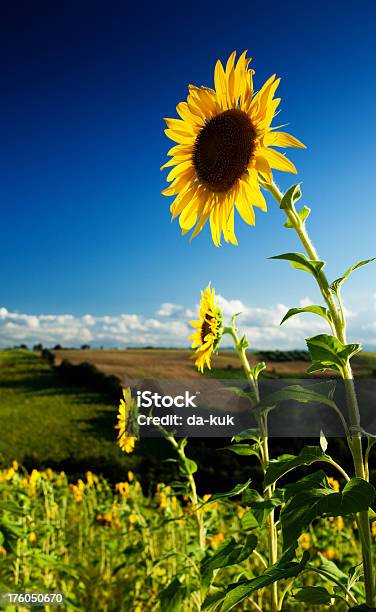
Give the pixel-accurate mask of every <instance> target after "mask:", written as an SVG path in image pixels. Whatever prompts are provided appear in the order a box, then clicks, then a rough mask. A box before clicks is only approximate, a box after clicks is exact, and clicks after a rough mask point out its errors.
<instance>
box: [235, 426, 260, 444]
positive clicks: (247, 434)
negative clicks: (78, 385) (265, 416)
mask: <svg viewBox="0 0 376 612" xmlns="http://www.w3.org/2000/svg"><path fill="white" fill-rule="evenodd" d="M259 438H260V431H259V430H258V429H256V428H255V427H251V428H250V429H245V430H244V431H241V432H240V433H239V434H237V435H236V436H234V437H233V438H232V439H233V440H235V442H241V441H242V440H254V442H258V441H259Z"/></svg>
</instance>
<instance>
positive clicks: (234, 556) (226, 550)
mask: <svg viewBox="0 0 376 612" xmlns="http://www.w3.org/2000/svg"><path fill="white" fill-rule="evenodd" d="M256 546H257V537H256V536H255V535H254V534H250V535H247V537H246V539H245V541H244V542H243V543H239V544H238V543H237V542H236V541H235V540H234V538H230V540H229V541H228V542H225V543H224V544H222V546H220V547H219V548H218V549H217V550H216V552H215V553H214V554H210V553H207V554H206V555H205V557H204V558H203V560H202V561H201V598H202V599H205V597H206V595H207V592H208V589H209V587H210V584H211V582H212V580H213V575H214V571H215V570H217V569H220V568H222V567H228V566H230V565H235V564H237V563H242V562H243V561H245V559H248V557H249V555H250V554H251V553H252V552H253V551H254V549H255V548H256Z"/></svg>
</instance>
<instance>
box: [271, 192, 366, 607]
mask: <svg viewBox="0 0 376 612" xmlns="http://www.w3.org/2000/svg"><path fill="white" fill-rule="evenodd" d="M262 186H263V187H264V188H265V189H267V190H268V191H269V192H270V193H271V194H272V196H273V197H274V199H275V200H276V201H277V203H278V204H279V205H280V203H281V200H282V197H283V194H282V193H281V191H280V190H279V189H278V187H277V185H276V184H275V183H262ZM283 210H284V212H285V214H286V216H287V218H288V220H289V221H290V223H291V225H292V227H293V228H294V229H295V231H296V233H297V234H298V236H299V238H300V241H301V243H302V245H303V246H304V248H305V251H306V253H307V255H308V257H309V258H310V259H311V260H313V261H319V257H318V254H317V251H316V249H315V247H314V246H313V243H312V242H311V239H310V237H309V235H308V233H307V229H306V226H305V223H304V222H303V221H302V220H301V218H300V217H299V215H298V213H297V212H296V210H295V207H294V205H292V206H291V207H289V208H284V209H283ZM316 278H317V282H318V285H319V288H320V291H321V294H322V296H323V298H324V300H325V302H326V304H327V306H328V309H329V312H330V314H331V317H332V320H333V326H334V331H335V335H336V337H337V338H338V340H340V342H342V343H343V344H346V320H345V314H344V310H343V306H342V301H341V298H340V297H338V303H339V309H338V308H337V306H336V304H335V301H334V298H333V294H332V292H331V289H330V286H329V283H328V280H327V278H326V276H325V273H324V272H323V270H322V269H321V270H320V272H319V273H318V275H317V277H316ZM343 379H344V381H345V390H346V399H347V408H348V413H349V421H350V426H351V431H350V433H351V437H348V443H349V448H350V451H351V454H352V457H353V462H354V470H355V475H356V476H357V477H358V478H363V479H364V480H365V479H366V472H365V467H364V461H363V447H362V437H361V429H360V415H359V407H358V400H357V397H356V392H355V386H354V377H353V373H352V369H351V365H350V363H349V362H348V363H347V364H346V367H345V368H344V371H343ZM357 522H358V526H359V535H360V539H361V543H362V556H363V566H364V582H365V587H366V602H367V605H369V606H373V605H374V603H375V594H374V576H373V561H372V540H371V531H370V525H369V520H368V512H367V511H365V512H360V513H359V514H358V515H357Z"/></svg>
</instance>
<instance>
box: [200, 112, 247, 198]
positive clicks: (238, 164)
mask: <svg viewBox="0 0 376 612" xmlns="http://www.w3.org/2000/svg"><path fill="white" fill-rule="evenodd" d="M255 138H256V130H255V128H254V127H253V125H252V122H251V120H250V119H249V117H248V115H247V114H246V113H244V112H243V111H241V110H239V109H237V108H232V109H230V110H227V111H224V112H223V113H221V114H220V115H217V116H216V117H213V119H210V121H209V122H208V123H207V124H206V125H205V127H203V128H202V130H201V132H200V133H199V135H198V136H197V138H196V142H195V146H194V152H193V165H194V167H195V169H196V172H197V176H198V178H199V179H200V181H201V182H202V183H203V184H204V185H206V186H207V187H208V188H209V189H210V190H211V191H215V192H224V191H228V190H229V189H231V187H232V186H233V185H234V183H235V181H237V179H238V178H240V177H241V176H242V174H243V173H244V172H245V170H246V169H247V166H248V163H249V161H250V159H251V156H252V154H253V152H254V149H255Z"/></svg>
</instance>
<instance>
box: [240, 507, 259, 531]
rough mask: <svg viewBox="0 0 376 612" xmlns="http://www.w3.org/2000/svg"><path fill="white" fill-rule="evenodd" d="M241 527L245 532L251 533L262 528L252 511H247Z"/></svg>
mask: <svg viewBox="0 0 376 612" xmlns="http://www.w3.org/2000/svg"><path fill="white" fill-rule="evenodd" d="M241 525H242V528H243V529H244V530H245V531H250V530H251V529H258V528H259V527H260V525H259V522H258V520H257V519H256V517H255V515H254V514H253V512H252V510H247V512H245V513H244V514H243V516H242V518H241Z"/></svg>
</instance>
